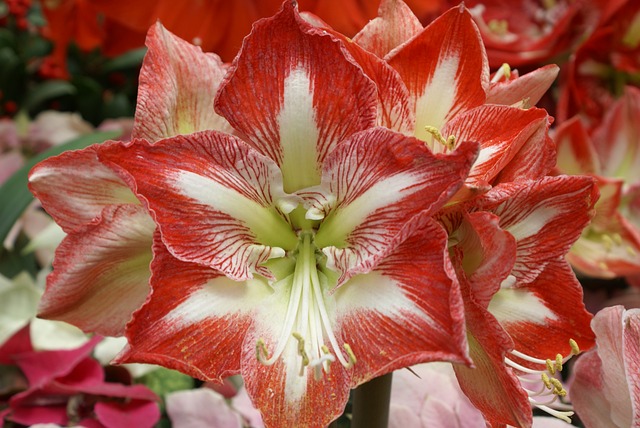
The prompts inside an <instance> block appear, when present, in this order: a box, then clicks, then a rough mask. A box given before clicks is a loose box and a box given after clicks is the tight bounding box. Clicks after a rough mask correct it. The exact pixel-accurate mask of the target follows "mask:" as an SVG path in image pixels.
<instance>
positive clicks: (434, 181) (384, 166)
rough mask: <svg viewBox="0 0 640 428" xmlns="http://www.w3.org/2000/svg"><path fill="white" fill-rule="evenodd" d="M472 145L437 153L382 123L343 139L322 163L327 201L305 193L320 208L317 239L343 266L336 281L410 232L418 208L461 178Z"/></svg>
mask: <svg viewBox="0 0 640 428" xmlns="http://www.w3.org/2000/svg"><path fill="white" fill-rule="evenodd" d="M475 148H476V147H475V145H474V144H465V145H461V146H460V147H459V149H458V150H456V151H455V152H453V153H452V154H451V155H434V154H433V153H431V152H430V151H429V149H428V148H426V147H425V145H424V144H423V143H422V142H421V141H419V140H417V139H415V138H413V137H405V136H403V135H400V134H396V133H394V132H391V131H388V130H385V129H382V128H375V129H372V130H369V131H365V132H362V133H359V134H357V135H356V136H354V137H353V138H352V139H350V140H349V141H348V142H345V143H344V144H342V145H340V146H339V147H338V148H337V149H336V150H335V151H334V152H333V153H332V154H331V156H330V157H329V158H327V160H326V162H325V164H324V166H323V191H325V192H326V193H328V194H329V195H330V199H332V201H331V202H327V201H326V200H325V201H322V202H321V201H319V200H314V197H315V195H313V194H312V193H311V192H310V193H308V194H307V195H306V197H307V198H308V199H309V200H310V203H311V204H312V208H313V209H314V210H315V211H318V212H323V213H324V215H325V218H324V220H323V221H322V223H321V225H320V228H319V230H318V233H317V235H316V241H315V242H316V245H317V246H318V247H319V248H324V249H323V251H324V253H325V254H326V255H327V256H328V258H329V260H328V264H327V265H328V266H329V267H330V268H332V269H333V268H335V269H337V270H338V271H340V272H341V273H342V278H341V279H340V281H339V282H342V281H344V279H346V278H347V277H348V276H350V275H353V274H356V273H364V272H368V271H369V270H371V269H372V268H373V267H374V266H375V264H376V263H377V261H378V260H380V258H381V257H384V256H385V254H387V253H388V252H389V251H390V250H391V249H392V248H393V247H394V246H395V245H397V242H399V240H401V239H403V238H404V237H405V236H406V235H407V234H408V233H410V231H411V226H412V218H413V217H414V216H415V215H416V214H418V213H423V214H428V213H433V212H434V211H436V210H437V209H439V208H440V207H441V206H442V205H443V204H444V203H445V202H446V201H447V200H448V199H449V198H450V197H451V196H452V195H453V193H454V192H455V191H457V189H458V188H459V186H460V185H461V182H462V180H463V179H464V178H465V177H466V175H467V172H468V168H469V166H470V164H471V162H473V160H474V159H475V155H476V152H475ZM323 204H324V205H323Z"/></svg>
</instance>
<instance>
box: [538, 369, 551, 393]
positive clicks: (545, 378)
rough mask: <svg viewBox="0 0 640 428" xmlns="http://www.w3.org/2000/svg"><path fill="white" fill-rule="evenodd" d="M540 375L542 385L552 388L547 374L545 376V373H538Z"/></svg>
mask: <svg viewBox="0 0 640 428" xmlns="http://www.w3.org/2000/svg"><path fill="white" fill-rule="evenodd" d="M540 377H541V378H542V383H544V386H545V387H546V388H547V389H552V388H553V385H551V381H550V380H549V376H547V374H546V373H542V375H540Z"/></svg>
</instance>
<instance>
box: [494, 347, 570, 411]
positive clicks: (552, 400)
mask: <svg viewBox="0 0 640 428" xmlns="http://www.w3.org/2000/svg"><path fill="white" fill-rule="evenodd" d="M569 344H570V345H571V353H570V354H569V355H568V356H567V357H563V356H562V355H561V354H557V355H556V357H555V358H554V359H553V360H551V359H547V360H542V359H539V358H534V357H531V356H529V355H527V354H524V353H522V352H519V351H517V350H515V349H514V350H512V351H511V354H512V355H513V356H514V357H517V358H519V359H522V360H524V361H528V362H529V363H533V365H534V366H539V367H540V368H536V369H531V368H529V367H525V366H523V365H522V364H518V363H517V362H515V361H513V360H511V359H510V358H508V357H507V358H505V360H504V362H505V364H507V365H508V366H509V367H511V368H513V369H515V370H516V371H517V372H519V373H520V374H517V376H518V379H520V383H521V384H522V388H523V389H524V390H525V391H526V392H527V394H528V395H529V402H530V403H531V404H532V405H533V406H535V407H537V408H539V409H540V410H543V411H545V412H547V413H548V414H550V415H551V416H555V417H556V418H558V419H562V420H563V421H565V422H567V423H571V419H570V417H571V416H573V411H572V407H571V406H570V405H569V404H566V403H563V402H561V401H559V399H560V398H562V397H565V396H566V395H567V391H566V390H565V389H564V386H563V385H562V383H561V382H560V381H559V380H558V379H557V378H556V377H555V376H556V373H559V372H560V371H562V365H563V364H564V363H566V362H567V361H568V360H569V359H571V358H572V357H573V356H574V355H578V354H579V353H580V348H578V344H577V343H576V342H575V341H574V340H573V339H570V340H569ZM525 385H527V386H525ZM536 386H537V387H536Z"/></svg>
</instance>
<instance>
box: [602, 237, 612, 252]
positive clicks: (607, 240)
mask: <svg viewBox="0 0 640 428" xmlns="http://www.w3.org/2000/svg"><path fill="white" fill-rule="evenodd" d="M602 245H604V249H605V250H606V251H611V248H612V247H613V239H611V237H610V236H609V235H602Z"/></svg>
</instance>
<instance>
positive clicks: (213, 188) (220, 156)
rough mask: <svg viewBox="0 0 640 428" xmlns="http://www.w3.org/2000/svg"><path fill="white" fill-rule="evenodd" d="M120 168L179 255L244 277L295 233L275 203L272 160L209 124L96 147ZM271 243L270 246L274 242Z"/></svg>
mask: <svg viewBox="0 0 640 428" xmlns="http://www.w3.org/2000/svg"><path fill="white" fill-rule="evenodd" d="M101 156H102V158H103V159H104V160H105V161H108V162H112V164H113V165H116V166H117V167H118V168H121V169H122V172H123V174H124V176H125V177H126V178H127V180H128V181H131V185H132V186H133V188H135V190H136V192H137V193H138V194H139V195H141V196H140V197H141V198H143V199H144V200H145V202H146V203H147V204H148V206H149V210H150V212H151V214H152V215H153V216H154V218H155V219H156V221H157V222H158V224H159V228H160V230H161V232H162V239H163V240H164V242H165V244H166V245H167V246H168V248H169V249H170V250H171V252H172V253H173V254H174V255H175V256H176V257H179V258H181V259H183V260H185V261H191V262H196V263H201V264H207V265H209V266H211V267H212V268H214V269H219V270H221V271H223V272H224V273H225V274H226V275H228V276H229V277H232V278H235V279H239V280H240V279H246V278H250V277H252V275H253V273H254V272H258V273H260V274H262V275H265V276H269V275H270V274H269V271H268V270H267V269H266V268H264V267H261V266H260V265H261V264H262V263H263V262H265V261H267V260H268V259H269V258H272V257H274V256H278V257H280V256H281V255H282V254H283V250H282V249H281V248H278V247H284V248H285V249H287V250H288V249H292V248H293V247H294V246H295V244H296V243H297V237H296V236H295V234H294V232H293V231H292V229H291V226H290V225H289V224H288V223H287V221H286V220H285V219H284V216H283V215H282V214H281V212H280V211H278V208H277V207H276V204H277V202H278V201H279V200H280V199H281V198H284V197H285V195H284V193H283V191H282V181H281V180H282V178H281V175H280V171H279V170H278V167H277V166H276V165H275V163H274V162H273V161H272V160H271V159H268V158H266V157H264V156H262V155H260V154H259V153H258V152H256V151H255V150H253V149H252V148H251V147H250V146H248V145H247V144H244V143H243V142H242V141H240V140H238V139H236V138H235V137H232V136H231V135H227V134H222V133H217V132H214V131H210V132H200V133H196V134H191V135H190V136H187V137H185V136H177V137H174V138H170V139H166V140H163V141H161V142H158V143H155V144H153V145H150V144H148V143H146V142H145V141H144V140H135V141H134V142H133V143H132V144H129V145H120V146H113V147H112V148H110V149H109V150H105V151H104V153H102V154H101ZM274 247H276V248H274Z"/></svg>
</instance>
